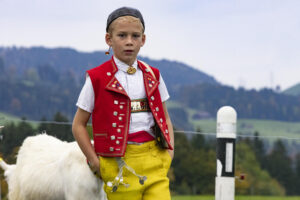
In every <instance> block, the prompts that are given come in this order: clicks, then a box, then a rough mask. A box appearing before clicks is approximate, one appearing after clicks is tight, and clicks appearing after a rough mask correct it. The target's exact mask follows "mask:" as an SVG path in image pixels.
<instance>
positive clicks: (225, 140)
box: [215, 106, 237, 200]
mask: <svg viewBox="0 0 300 200" xmlns="http://www.w3.org/2000/svg"><path fill="white" fill-rule="evenodd" d="M236 120H237V114H236V111H235V110H234V108H232V107H230V106H223V107H222V108H220V109H219V110H218V113H217V176H216V186H215V200H234V194H235V175H234V170H235V167H234V162H235V139H236Z"/></svg>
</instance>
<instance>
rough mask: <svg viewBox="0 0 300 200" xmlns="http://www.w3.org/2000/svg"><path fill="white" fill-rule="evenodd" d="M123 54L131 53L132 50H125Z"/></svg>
mask: <svg viewBox="0 0 300 200" xmlns="http://www.w3.org/2000/svg"><path fill="white" fill-rule="evenodd" d="M124 52H125V53H133V50H125V51H124Z"/></svg>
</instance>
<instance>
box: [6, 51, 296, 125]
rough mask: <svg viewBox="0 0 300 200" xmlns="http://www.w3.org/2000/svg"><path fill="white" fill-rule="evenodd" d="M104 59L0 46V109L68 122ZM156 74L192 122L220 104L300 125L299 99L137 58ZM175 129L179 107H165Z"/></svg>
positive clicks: (183, 121)
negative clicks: (89, 75)
mask: <svg viewBox="0 0 300 200" xmlns="http://www.w3.org/2000/svg"><path fill="white" fill-rule="evenodd" d="M107 59H108V57H107V56H105V55H104V52H93V53H82V52H78V51H76V50H74V49H68V48H55V49H49V48H44V47H33V48H0V101H1V104H0V111H2V112H5V113H10V114H13V115H16V116H19V117H26V118H29V119H38V120H39V119H41V118H42V117H46V118H47V119H50V118H52V116H53V115H54V114H55V113H56V112H61V113H62V114H63V115H65V116H67V117H68V119H69V120H71V119H72V117H73V115H74V113H75V110H76V106H75V103H76V101H77V98H78V95H79V92H80V90H81V87H82V85H83V81H84V77H85V75H84V73H85V71H86V70H87V69H89V68H91V67H94V66H97V65H99V64H100V63H102V62H103V61H105V60H107ZM141 60H144V61H146V62H147V63H149V64H150V65H153V66H155V67H157V68H159V69H160V70H161V73H162V74H163V77H164V80H165V82H166V84H167V87H168V90H169V93H170V95H171V100H172V101H175V102H177V103H178V104H179V105H180V106H184V107H188V108H191V109H193V110H197V113H195V114H194V115H193V118H194V119H203V118H209V117H211V116H215V114H216V112H217V110H218V109H219V108H220V107H221V106H224V105H231V106H233V107H234V108H236V110H237V112H238V113H239V117H241V118H250V119H268V120H280V121H300V98H299V97H296V96H291V95H286V94H280V93H277V92H274V91H273V90H270V89H262V90H259V91H257V90H245V89H243V88H239V89H234V88H233V87H230V86H225V85H221V84H219V83H218V82H217V81H216V80H215V79H214V78H213V77H211V76H209V75H207V74H205V73H203V72H201V71H198V70H195V69H194V68H192V67H190V66H188V65H185V64H183V63H180V62H175V61H168V60H152V59H149V58H141ZM170 114H171V116H172V119H173V121H174V122H175V125H176V127H178V128H180V129H185V130H192V129H193V126H192V125H191V124H190V123H189V122H188V120H187V118H188V117H187V114H186V112H185V111H184V110H182V109H181V108H180V107H177V108H172V109H170Z"/></svg>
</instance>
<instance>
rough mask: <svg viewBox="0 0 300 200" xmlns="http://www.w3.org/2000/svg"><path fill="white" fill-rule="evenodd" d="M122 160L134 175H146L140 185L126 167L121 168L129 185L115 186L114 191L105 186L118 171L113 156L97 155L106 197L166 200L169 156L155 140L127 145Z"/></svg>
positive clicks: (110, 199) (112, 199) (168, 199)
mask: <svg viewBox="0 0 300 200" xmlns="http://www.w3.org/2000/svg"><path fill="white" fill-rule="evenodd" d="M123 160H124V161H125V162H126V164H127V165H128V166H130V167H132V168H133V169H134V170H135V172H136V173H137V174H140V175H143V176H147V180H146V181H145V183H144V185H141V184H140V183H139V178H138V177H137V176H135V175H134V174H133V173H131V172H130V171H129V170H127V169H124V170H123V180H124V183H128V184H129V185H130V186H129V187H125V186H124V185H119V186H118V189H117V191H115V192H112V187H109V186H108V185H107V183H108V182H110V181H113V180H114V179H115V177H116V176H117V174H118V172H119V168H118V164H117V162H116V159H115V158H110V157H100V172H101V176H102V179H103V181H104V183H105V185H104V190H105V192H106V194H107V198H108V200H170V199H171V196H170V190H169V179H168V177H167V173H168V170H169V168H170V165H171V157H170V155H169V153H168V151H167V150H166V149H161V148H160V147H158V146H157V145H156V142H155V141H151V142H146V143H144V144H141V145H135V144H128V145H127V149H126V153H125V156H124V158H123Z"/></svg>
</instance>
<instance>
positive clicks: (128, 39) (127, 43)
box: [126, 37, 133, 45]
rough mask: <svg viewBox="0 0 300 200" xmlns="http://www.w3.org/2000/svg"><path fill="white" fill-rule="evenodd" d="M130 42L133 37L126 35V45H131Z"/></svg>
mask: <svg viewBox="0 0 300 200" xmlns="http://www.w3.org/2000/svg"><path fill="white" fill-rule="evenodd" d="M132 44H133V39H132V37H127V40H126V45H132Z"/></svg>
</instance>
